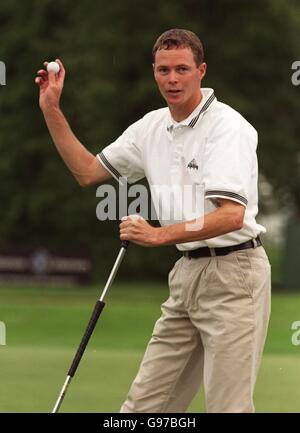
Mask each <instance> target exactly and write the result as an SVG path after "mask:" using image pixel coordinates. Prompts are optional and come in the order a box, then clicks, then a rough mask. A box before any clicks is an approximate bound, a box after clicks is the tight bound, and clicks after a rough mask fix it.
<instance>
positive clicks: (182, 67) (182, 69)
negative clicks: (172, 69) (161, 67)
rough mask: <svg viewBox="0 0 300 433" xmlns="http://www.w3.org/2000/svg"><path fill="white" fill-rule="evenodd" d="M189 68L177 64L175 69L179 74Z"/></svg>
mask: <svg viewBox="0 0 300 433" xmlns="http://www.w3.org/2000/svg"><path fill="white" fill-rule="evenodd" d="M188 70H189V68H188V67H187V66H183V65H182V66H178V68H177V71H178V72H179V73H181V74H183V73H185V72H187V71H188Z"/></svg>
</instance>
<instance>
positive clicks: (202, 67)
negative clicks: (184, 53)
mask: <svg viewBox="0 0 300 433" xmlns="http://www.w3.org/2000/svg"><path fill="white" fill-rule="evenodd" d="M206 69H207V64H206V63H201V65H200V66H199V68H198V71H199V78H200V80H202V78H204V76H205V74H206Z"/></svg>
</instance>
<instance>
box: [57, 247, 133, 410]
mask: <svg viewBox="0 0 300 433" xmlns="http://www.w3.org/2000/svg"><path fill="white" fill-rule="evenodd" d="M128 245H129V242H128V241H122V242H121V249H120V252H119V254H118V257H117V259H116V261H115V264H114V266H113V268H112V270H111V272H110V275H109V277H108V280H107V282H106V285H105V287H104V289H103V292H102V294H101V297H100V298H99V299H98V301H97V302H96V304H95V307H94V310H93V313H92V315H91V318H90V321H89V323H88V325H87V327H86V330H85V333H84V335H83V337H82V340H81V343H80V345H79V347H78V349H77V352H76V355H75V356H74V359H73V362H72V365H71V367H70V369H69V371H68V375H67V378H66V380H65V383H64V384H63V387H62V389H61V391H60V394H59V396H58V399H57V401H56V403H55V406H54V408H53V410H52V413H57V412H58V410H59V408H60V406H61V404H62V402H63V399H64V397H65V395H66V392H67V388H68V386H69V384H70V382H71V380H72V378H73V376H74V375H75V372H76V370H77V367H78V365H79V362H80V360H81V358H82V355H83V353H84V351H85V348H86V346H87V344H88V342H89V339H90V337H91V335H92V333H93V331H94V329H95V326H96V323H97V321H98V319H99V316H100V314H101V312H102V310H103V308H104V306H105V302H103V299H104V297H105V295H106V293H107V291H108V289H109V288H110V286H111V285H112V283H113V281H114V278H115V276H116V274H117V271H118V269H119V266H120V264H121V262H122V260H123V257H124V255H125V252H126V250H127V247H128Z"/></svg>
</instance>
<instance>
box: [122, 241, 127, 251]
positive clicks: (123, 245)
mask: <svg viewBox="0 0 300 433" xmlns="http://www.w3.org/2000/svg"><path fill="white" fill-rule="evenodd" d="M128 245H129V241H122V242H121V247H122V248H125V249H127V247H128Z"/></svg>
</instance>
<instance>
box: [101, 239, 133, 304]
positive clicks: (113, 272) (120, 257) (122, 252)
mask: <svg viewBox="0 0 300 433" xmlns="http://www.w3.org/2000/svg"><path fill="white" fill-rule="evenodd" d="M125 253H126V248H125V247H122V248H121V249H120V252H119V254H118V257H117V259H116V261H115V264H114V266H113V268H112V270H111V273H110V275H109V277H108V280H107V283H106V285H105V287H104V289H103V292H102V295H101V298H100V299H99V301H103V300H104V298H105V295H106V293H107V291H108V289H109V288H110V286H111V285H112V283H113V281H114V279H115V276H116V274H117V272H118V269H119V266H120V264H121V262H122V260H123V257H124V255H125Z"/></svg>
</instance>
